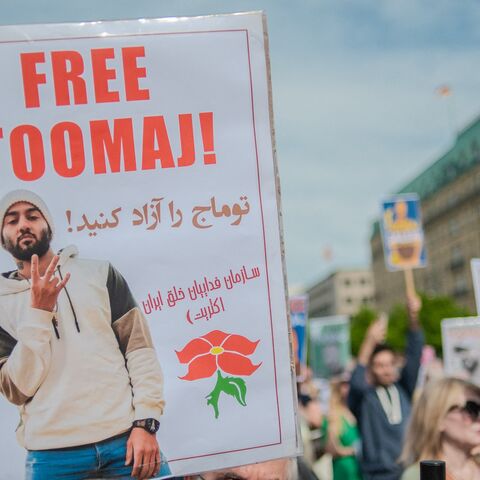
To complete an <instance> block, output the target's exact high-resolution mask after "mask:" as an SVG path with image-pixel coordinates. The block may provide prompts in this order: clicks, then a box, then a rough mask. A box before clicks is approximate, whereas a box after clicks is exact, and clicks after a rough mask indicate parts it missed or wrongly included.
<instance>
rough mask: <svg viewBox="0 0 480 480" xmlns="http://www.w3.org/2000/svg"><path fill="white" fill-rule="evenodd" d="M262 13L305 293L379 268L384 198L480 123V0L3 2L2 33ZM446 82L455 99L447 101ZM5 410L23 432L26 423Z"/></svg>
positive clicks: (11, 465)
mask: <svg viewBox="0 0 480 480" xmlns="http://www.w3.org/2000/svg"><path fill="white" fill-rule="evenodd" d="M251 10H264V11H265V12H266V14H267V21H268V29H269V43H270V61H271V69H272V88H273V107H274V115H275V131H276V142H277V155H278V162H279V169H280V177H281V187H282V210H283V215H284V233H285V240H286V263H287V273H288V279H289V285H290V287H291V289H292V291H298V290H299V289H301V288H307V287H308V286H311V285H312V284H313V283H314V282H315V281H317V280H319V279H321V278H322V277H323V276H325V275H327V274H328V273H329V272H331V271H333V270H335V269H339V268H359V267H367V266H368V265H369V261H370V255H369V237H370V232H371V225H372V222H373V220H374V219H375V218H376V216H377V215H378V211H379V203H380V200H381V199H382V198H383V197H385V196H386V195H388V194H390V193H393V192H395V191H397V190H399V189H400V188H401V187H402V186H403V185H404V184H405V183H406V182H407V181H408V180H410V179H411V178H413V177H414V176H415V175H416V174H418V173H420V172H421V171H422V170H423V169H424V168H425V167H427V166H428V165H429V164H431V163H432V162H433V161H434V160H436V159H437V158H438V157H439V156H440V155H441V154H442V153H444V152H445V151H446V150H447V149H448V148H449V147H450V146H451V145H452V144H453V142H454V139H455V134H456V132H457V131H458V130H460V129H461V128H464V127H465V126H466V125H467V124H468V123H470V122H471V121H473V120H474V119H475V118H476V117H477V115H479V114H480V95H479V94H478V91H479V89H480V68H479V67H478V65H480V48H479V47H480V29H478V25H479V24H480V7H479V5H478V3H477V2H476V1H473V0H462V1H461V2H459V1H458V0H436V1H433V0H431V1H423V0H418V1H413V0H402V1H398V0H382V1H381V2H379V1H378V0H345V1H342V0H325V1H324V0H296V1H292V0H265V1H253V0H244V1H241V0H224V1H214V0H172V1H166V0H136V1H131V0H82V1H81V2H80V1H78V2H68V1H65V0H62V1H59V0H51V1H45V0H15V1H12V0H8V1H7V0H0V24H5V25H7V24H26V23H43V22H69V21H89V20H109V19H127V18H141V17H165V16H190V15H206V14H214V13H231V12H240V11H251ZM443 84H448V85H450V87H451V88H452V90H453V96H452V97H450V98H449V99H445V98H440V97H439V96H438V95H436V94H435V89H436V88H437V87H438V86H439V85H443ZM0 108H1V106H0ZM326 248H330V249H331V250H332V258H331V260H327V259H326V258H325V255H324V251H325V249H326ZM5 403H6V402H0V410H1V411H0V415H1V418H2V430H3V431H5V432H7V431H8V432H11V431H13V430H14V428H15V426H16V422H17V418H18V416H17V414H16V412H15V409H13V408H11V409H10V410H7V408H8V407H6V406H5ZM4 437H5V436H2V437H0V449H1V450H2V458H3V459H4V458H9V460H10V461H9V462H2V467H1V470H0V480H2V479H7V478H8V479H10V480H11V479H15V478H20V475H21V474H20V473H19V472H21V471H22V467H21V464H22V462H23V453H22V451H21V449H20V448H19V447H15V446H13V443H12V442H11V436H8V438H7V437H5V438H4Z"/></svg>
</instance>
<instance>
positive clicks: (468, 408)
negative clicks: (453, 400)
mask: <svg viewBox="0 0 480 480" xmlns="http://www.w3.org/2000/svg"><path fill="white" fill-rule="evenodd" d="M454 410H460V411H461V412H464V413H466V414H467V415H468V416H469V417H470V419H471V420H472V422H476V421H477V420H479V418H480V403H477V402H474V401H473V400H467V401H466V402H465V405H463V406H462V405H454V406H453V407H450V409H449V412H452V411H454Z"/></svg>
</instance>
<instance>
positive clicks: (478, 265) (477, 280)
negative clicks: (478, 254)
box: [470, 258, 480, 314]
mask: <svg viewBox="0 0 480 480" xmlns="http://www.w3.org/2000/svg"><path fill="white" fill-rule="evenodd" d="M470 268H471V270H472V278H473V289H474V292H475V304H476V305H477V314H478V313H479V312H480V258H472V259H471V260H470Z"/></svg>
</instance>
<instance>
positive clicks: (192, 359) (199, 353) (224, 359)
mask: <svg viewBox="0 0 480 480" xmlns="http://www.w3.org/2000/svg"><path fill="white" fill-rule="evenodd" d="M258 342H259V340H257V341H256V342H251V341H250V340H249V339H248V338H246V337H243V336H242V335H236V334H233V333H225V332H221V331H220V330H213V331H212V332H210V333H207V334H206V335H203V336H202V337H199V338H194V339H193V340H191V341H190V342H188V343H187V344H186V345H185V347H183V350H181V351H180V352H177V351H175V353H176V354H177V357H178V360H179V361H180V363H188V373H187V374H186V375H185V376H184V377H180V379H181V380H199V379H200V378H208V377H211V376H212V375H213V374H214V373H215V372H216V371H217V370H219V369H220V370H222V371H223V372H225V373H229V374H231V375H243V376H249V375H251V374H252V373H253V372H254V371H255V370H256V369H257V368H258V367H259V366H260V365H261V363H259V364H258V365H254V364H253V363H252V362H251V361H250V359H249V358H247V355H251V354H252V353H253V352H254V351H255V349H256V348H257V345H258Z"/></svg>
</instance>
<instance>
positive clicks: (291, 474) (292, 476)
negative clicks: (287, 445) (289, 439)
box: [287, 457, 299, 480]
mask: <svg viewBox="0 0 480 480" xmlns="http://www.w3.org/2000/svg"><path fill="white" fill-rule="evenodd" d="M298 477H299V476H298V462H297V459H296V458H295V457H294V458H289V459H288V463H287V480H298Z"/></svg>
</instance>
